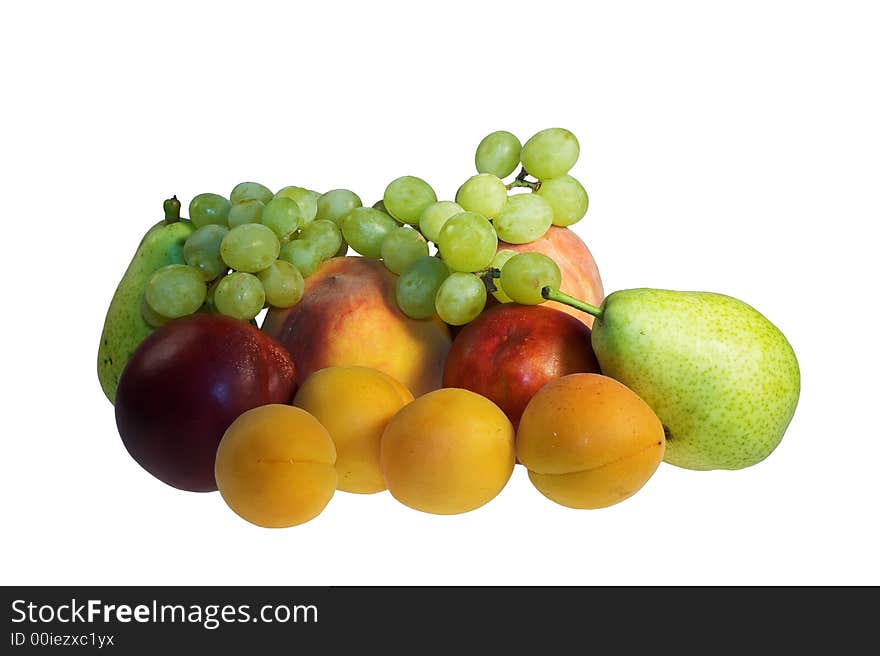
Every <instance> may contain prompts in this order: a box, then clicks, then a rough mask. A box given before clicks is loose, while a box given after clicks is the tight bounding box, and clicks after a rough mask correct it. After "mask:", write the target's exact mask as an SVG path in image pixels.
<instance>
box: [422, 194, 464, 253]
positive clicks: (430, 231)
mask: <svg viewBox="0 0 880 656" xmlns="http://www.w3.org/2000/svg"><path fill="white" fill-rule="evenodd" d="M462 212H464V208H463V207H462V206H461V205H459V204H458V203H453V202H452V201H451V200H441V201H439V202H436V203H431V204H430V205H428V206H427V207H426V208H425V209H424V210H422V214H421V216H420V217H419V230H420V231H421V232H422V234H423V235H425V239H427V240H428V241H433V242H434V243H435V244H436V243H437V240H438V239H439V238H440V230H441V229H442V228H443V224H444V223H446V220H447V219H450V218H452V217H453V216H455V215H456V214H461V213H462Z"/></svg>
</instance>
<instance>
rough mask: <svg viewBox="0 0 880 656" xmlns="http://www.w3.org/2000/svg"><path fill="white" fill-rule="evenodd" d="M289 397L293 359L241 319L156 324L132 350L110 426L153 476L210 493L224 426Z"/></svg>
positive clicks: (203, 316) (213, 317) (202, 318)
mask: <svg viewBox="0 0 880 656" xmlns="http://www.w3.org/2000/svg"><path fill="white" fill-rule="evenodd" d="M295 391H296V371H295V368H294V364H293V360H292V359H291V357H290V354H289V353H288V352H287V350H286V349H285V348H284V347H283V346H281V345H280V344H279V343H278V342H277V341H275V340H274V339H272V338H271V337H269V336H268V335H266V334H265V333H263V332H261V331H260V330H258V329H257V328H255V327H254V326H251V325H250V324H248V323H245V322H243V321H238V320H236V319H232V318H229V317H225V316H222V315H212V314H195V315H192V316H189V317H185V318H182V319H177V320H175V321H172V322H171V323H168V324H166V325H165V326H162V327H161V328H159V329H158V330H156V331H155V332H154V333H153V334H152V335H150V336H149V337H148V338H147V339H146V340H144V341H143V342H142V343H141V344H140V345H139V346H138V348H137V350H135V352H134V354H133V355H132V357H131V360H130V361H129V362H128V364H127V365H126V367H125V370H124V371H123V373H122V376H121V378H120V381H119V389H118V392H117V398H116V426H117V428H118V429H119V435H120V436H121V437H122V442H123V444H124V445H125V448H126V449H127V450H128V452H129V454H131V456H132V458H134V459H135V461H137V462H138V464H140V465H141V466H142V467H143V468H144V469H146V470H147V471H148V472H150V473H151V474H153V476H155V477H156V478H158V479H159V480H161V481H163V482H165V483H167V484H168V485H171V486H173V487H176V488H179V489H181V490H189V491H192V492H210V491H213V490H216V489H217V484H216V482H215V480H214V459H215V456H216V453H217V445H218V444H219V443H220V439H221V438H222V437H223V433H224V432H225V431H226V429H227V428H228V427H229V425H230V424H232V422H233V421H235V419H236V418H237V417H238V416H239V415H241V414H242V413H243V412H245V411H247V410H250V409H251V408H255V407H257V406H261V405H266V404H269V403H288V402H289V401H290V400H291V399H292V398H293V394H294V392H295Z"/></svg>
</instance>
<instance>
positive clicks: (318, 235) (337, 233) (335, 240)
mask: <svg viewBox="0 0 880 656" xmlns="http://www.w3.org/2000/svg"><path fill="white" fill-rule="evenodd" d="M299 237H300V239H305V240H306V241H309V242H311V243H312V244H313V245H314V246H315V250H316V251H317V252H318V255H320V256H321V259H322V260H328V259H330V258H331V257H333V256H334V255H336V253H338V252H339V249H340V248H342V231H341V230H340V229H339V226H338V225H336V224H335V223H334V222H333V221H331V220H329V219H316V220H315V221H312V222H311V223H307V224H306V225H305V226H304V227H303V229H302V230H300V231H299Z"/></svg>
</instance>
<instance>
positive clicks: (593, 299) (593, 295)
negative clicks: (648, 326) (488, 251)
mask: <svg viewBox="0 0 880 656" xmlns="http://www.w3.org/2000/svg"><path fill="white" fill-rule="evenodd" d="M502 249H509V250H512V251H516V252H517V253H531V252H534V253H543V254H544V255H546V256H547V257H549V258H550V259H551V260H553V261H554V262H556V264H557V266H558V267H559V271H560V272H561V273H562V285H561V286H560V287H561V291H563V292H564V293H566V294H568V295H570V296H574V297H575V298H578V299H580V300H582V301H586V302H587V303H590V304H591V305H596V306H598V305H601V303H602V299H603V298H605V292H604V290H603V289H602V278H601V277H600V276H599V268H598V267H597V266H596V261H595V260H594V259H593V255H592V253H590V249H589V248H587V245H586V244H585V243H584V242H583V241H581V238H580V237H578V236H577V235H576V234H575V233H574V232H572V231H571V230H569V229H568V228H560V227H558V226H551V227H550V229H549V230H548V231H547V232H546V233H544V236H543V237H541V238H540V239H538V240H536V241H533V242H530V243H528V244H508V243H506V242H503V241H499V242H498V250H502ZM546 305H547V307H552V308H556V309H557V310H562V311H563V312H567V313H568V314H570V315H572V316H574V317H576V318H577V319H579V320H580V321H581V322H583V323H584V324H586V325H587V327H589V328H592V327H593V317H592V316H590V315H589V314H587V313H586V312H581V311H580V310H576V309H574V308H572V307H569V306H567V305H563V304H562V303H556V302H554V301H548V302H547V303H546ZM297 366H299V363H298V362H297Z"/></svg>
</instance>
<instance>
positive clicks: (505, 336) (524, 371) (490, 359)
mask: <svg viewBox="0 0 880 656" xmlns="http://www.w3.org/2000/svg"><path fill="white" fill-rule="evenodd" d="M585 372H595V373H598V372H599V363H598V362H597V361H596V355H595V354H594V353H593V347H592V346H591V345H590V329H589V328H587V327H586V326H585V325H584V324H583V323H581V322H580V321H578V320H577V319H575V318H574V317H573V316H571V315H570V314H566V313H565V312H560V311H559V310H554V309H553V308H549V307H545V306H543V305H518V304H516V303H503V304H501V305H496V306H495V307H492V308H489V309H488V310H486V311H485V312H483V314H481V315H480V316H479V317H477V318H476V319H475V320H474V321H472V322H471V323H469V324H468V325H466V326H464V327H463V328H462V330H461V332H459V333H458V335H456V337H455V341H454V342H453V343H452V350H451V351H449V357H448V358H447V359H446V367H445V368H444V370H443V385H444V386H445V387H463V388H465V389H469V390H471V391H473V392H477V393H478V394H482V395H483V396H485V397H486V398H488V399H490V400H491V401H494V402H495V403H497V404H498V407H500V408H501V409H502V410H503V411H504V413H505V414H506V415H507V417H508V418H509V419H510V421H511V422H512V423H513V425H514V427H516V426H517V425H519V419H520V416H522V413H523V410H525V407H526V404H527V403H528V402H529V400H530V399H531V398H532V397H533V396H534V395H535V393H536V392H537V391H538V390H539V389H541V388H542V387H543V386H544V385H546V384H547V383H548V382H549V381H551V380H553V379H554V378H559V377H560V376H565V375H566V374H573V373H585Z"/></svg>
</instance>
